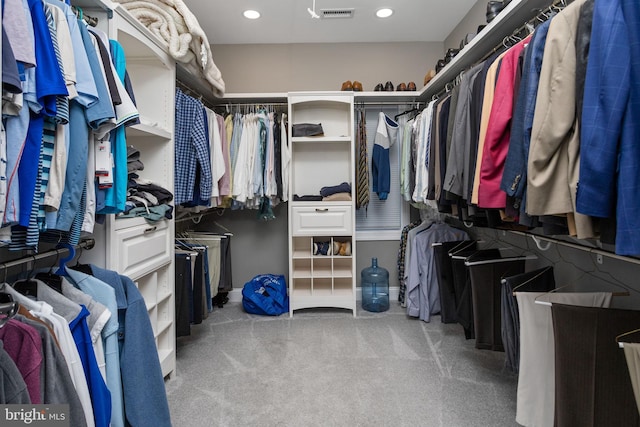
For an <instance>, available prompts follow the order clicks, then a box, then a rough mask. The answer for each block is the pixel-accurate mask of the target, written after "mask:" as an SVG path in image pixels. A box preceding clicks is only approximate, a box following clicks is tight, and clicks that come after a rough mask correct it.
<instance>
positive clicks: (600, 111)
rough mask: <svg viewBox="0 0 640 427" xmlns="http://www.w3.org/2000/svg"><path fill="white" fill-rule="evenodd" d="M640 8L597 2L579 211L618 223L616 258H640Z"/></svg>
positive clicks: (618, 1)
mask: <svg viewBox="0 0 640 427" xmlns="http://www.w3.org/2000/svg"><path fill="white" fill-rule="evenodd" d="M639 15H640V6H639V5H638V4H637V1H635V0H610V1H596V2H595V7H594V12H593V26H592V32H591V45H590V48H589V60H588V63H587V74H586V78H585V91H584V104H583V111H582V134H581V142H580V143H581V150H580V181H579V186H578V194H577V210H578V212H580V213H583V214H586V215H591V216H596V217H605V218H606V217H613V216H614V215H615V217H616V219H617V233H616V234H617V238H616V253H618V254H622V255H638V254H640V197H638V195H639V194H640V192H639V191H640V168H639V166H640V163H639V162H640V160H639V159H640V120H638V118H639V117H640V34H639V33H640V17H639Z"/></svg>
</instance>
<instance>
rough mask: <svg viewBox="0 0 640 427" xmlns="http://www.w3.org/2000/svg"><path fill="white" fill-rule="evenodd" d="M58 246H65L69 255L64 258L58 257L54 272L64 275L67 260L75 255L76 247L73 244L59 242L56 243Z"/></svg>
mask: <svg viewBox="0 0 640 427" xmlns="http://www.w3.org/2000/svg"><path fill="white" fill-rule="evenodd" d="M58 246H59V247H60V248H66V249H68V250H69V255H67V256H66V257H64V258H60V262H59V263H58V270H57V271H56V274H58V275H59V276H66V274H67V262H68V261H71V260H72V259H73V258H74V257H75V256H76V249H75V248H74V247H73V245H70V244H68V243H60V244H58Z"/></svg>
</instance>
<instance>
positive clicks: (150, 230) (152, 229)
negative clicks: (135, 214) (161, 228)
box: [144, 226, 158, 234]
mask: <svg viewBox="0 0 640 427" xmlns="http://www.w3.org/2000/svg"><path fill="white" fill-rule="evenodd" d="M157 229H158V227H156V226H153V227H149V228H146V229H145V230H144V234H147V233H151V232H153V231H156V230H157Z"/></svg>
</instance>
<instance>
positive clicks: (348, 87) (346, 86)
mask: <svg viewBox="0 0 640 427" xmlns="http://www.w3.org/2000/svg"><path fill="white" fill-rule="evenodd" d="M340 90H353V85H352V84H351V80H347V81H346V82H344V83H342V89H340Z"/></svg>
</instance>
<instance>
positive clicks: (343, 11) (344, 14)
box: [320, 8, 354, 19]
mask: <svg viewBox="0 0 640 427" xmlns="http://www.w3.org/2000/svg"><path fill="white" fill-rule="evenodd" d="M353 11H354V9H353V8H340V9H320V16H321V17H322V18H323V19H335V18H353Z"/></svg>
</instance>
